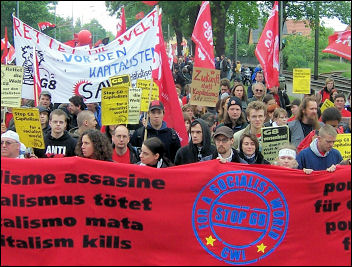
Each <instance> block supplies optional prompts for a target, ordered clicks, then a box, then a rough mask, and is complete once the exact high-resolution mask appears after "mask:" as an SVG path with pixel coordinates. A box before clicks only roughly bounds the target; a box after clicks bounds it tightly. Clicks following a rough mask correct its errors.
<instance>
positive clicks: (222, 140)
mask: <svg viewBox="0 0 352 267" xmlns="http://www.w3.org/2000/svg"><path fill="white" fill-rule="evenodd" d="M229 140H230V139H229V138H224V139H218V138H216V139H215V143H227V142H228V141H229Z"/></svg>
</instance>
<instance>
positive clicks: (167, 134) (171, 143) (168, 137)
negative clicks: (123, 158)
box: [130, 122, 181, 162]
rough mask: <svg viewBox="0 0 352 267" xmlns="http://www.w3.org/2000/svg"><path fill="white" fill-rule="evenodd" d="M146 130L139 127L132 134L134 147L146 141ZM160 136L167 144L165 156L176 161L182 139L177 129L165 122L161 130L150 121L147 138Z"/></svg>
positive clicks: (131, 142)
mask: <svg viewBox="0 0 352 267" xmlns="http://www.w3.org/2000/svg"><path fill="white" fill-rule="evenodd" d="M144 131H145V128H144V126H143V127H140V128H138V129H137V130H136V131H135V132H134V133H133V135H132V137H131V140H130V144H131V145H132V146H134V147H137V148H140V147H142V144H143V141H144ZM154 136H155V137H158V138H159V139H160V140H161V141H162V142H163V143H164V145H165V149H166V153H165V156H166V157H167V158H168V159H169V160H171V162H174V160H175V155H176V152H177V150H178V149H179V148H180V147H181V142H180V139H179V138H178V135H177V133H176V131H175V130H174V129H172V128H168V127H167V126H166V123H165V122H163V125H162V127H161V128H160V129H159V130H156V129H154V128H153V127H152V126H151V125H150V123H148V126H147V138H150V137H154Z"/></svg>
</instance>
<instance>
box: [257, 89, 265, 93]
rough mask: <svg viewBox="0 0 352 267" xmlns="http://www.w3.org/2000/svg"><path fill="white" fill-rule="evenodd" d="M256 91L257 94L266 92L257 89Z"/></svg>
mask: <svg viewBox="0 0 352 267" xmlns="http://www.w3.org/2000/svg"><path fill="white" fill-rule="evenodd" d="M255 91H256V92H260V93H263V92H264V90H258V89H256V90H255Z"/></svg>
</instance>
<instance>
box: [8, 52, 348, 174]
mask: <svg viewBox="0 0 352 267" xmlns="http://www.w3.org/2000/svg"><path fill="white" fill-rule="evenodd" d="M215 68H216V69H218V70H220V77H221V82H220V85H219V98H218V102H217V103H216V107H203V106H199V105H192V104H191V103H190V99H191V97H190V96H191V90H190V84H191V82H192V71H193V63H192V58H187V57H185V58H183V57H180V58H179V59H178V60H177V62H175V63H174V64H173V67H172V70H173V77H174V82H175V87H176V90H177V94H178V97H179V103H180V106H181V110H182V112H183V118H184V122H185V127H186V130H187V133H188V145H186V146H184V147H181V142H180V139H179V137H178V135H177V133H176V131H175V130H174V129H172V128H169V127H168V126H167V124H166V122H165V121H164V120H163V118H164V115H165V109H164V105H163V103H162V102H161V101H159V100H154V101H152V102H151V103H150V105H149V110H148V112H147V113H148V116H147V118H148V119H147V120H145V119H143V116H141V120H140V123H139V125H108V126H106V125H101V107H100V103H89V104H85V102H84V99H83V98H82V97H81V96H77V95H75V96H72V97H70V99H69V103H63V104H60V103H52V102H51V94H50V92H48V91H43V92H42V93H41V95H40V99H39V106H38V107H37V108H38V109H39V114H40V123H41V126H42V130H43V136H44V143H45V148H44V149H34V150H30V149H27V148H26V147H25V146H24V145H23V144H22V143H21V141H20V138H19V135H18V134H17V133H16V128H15V124H14V121H13V118H12V112H11V108H4V109H2V114H1V118H2V123H1V134H2V135H1V156H2V157H9V158H57V157H71V156H79V157H83V158H87V159H94V160H103V161H111V162H116V163H125V164H138V165H142V166H150V167H156V168H165V167H171V166H174V165H182V164H190V163H194V162H199V161H206V160H212V159H219V160H220V161H221V162H222V163H226V162H237V163H242V164H270V162H268V161H267V160H266V159H265V158H264V156H263V154H262V148H261V130H262V128H263V127H278V126H284V125H287V126H288V128H289V137H290V140H289V143H288V144H287V145H285V146H283V147H281V148H277V151H278V154H277V158H276V160H275V161H274V162H273V163H272V164H275V165H278V166H283V167H286V168H298V169H302V170H304V172H305V173H307V174H309V173H311V172H313V171H315V170H326V171H330V172H332V171H334V170H335V169H336V165H337V164H350V160H347V161H346V160H342V157H341V154H340V152H339V151H338V150H336V149H334V148H333V145H334V142H335V140H336V135H337V134H338V133H350V132H351V119H350V118H351V113H350V110H351V108H350V103H351V94H349V97H348V99H346V97H345V95H344V94H343V93H342V92H340V91H339V89H338V88H335V85H334V80H333V79H331V78H328V79H327V80H326V84H325V86H324V88H322V90H320V91H319V92H318V93H316V94H314V93H313V94H310V95H304V97H302V98H301V99H300V98H296V99H293V100H292V101H290V99H289V97H288V95H287V94H286V92H285V90H282V88H279V87H273V88H267V87H266V81H265V80H264V73H263V70H262V69H261V67H260V66H258V67H257V68H255V70H254V72H253V76H252V80H251V81H250V83H249V85H248V86H247V85H245V83H244V77H243V69H244V68H245V67H244V66H242V65H241V62H240V61H236V62H234V63H232V62H231V60H230V59H229V58H227V57H226V56H225V55H222V56H221V57H217V58H215ZM326 99H329V100H330V101H332V102H333V103H334V107H331V108H328V109H325V111H324V112H323V113H322V114H321V112H320V108H321V106H322V104H323V103H324V101H325V100H326ZM22 105H23V106H26V107H33V106H34V105H33V101H31V100H26V99H23V101H22Z"/></svg>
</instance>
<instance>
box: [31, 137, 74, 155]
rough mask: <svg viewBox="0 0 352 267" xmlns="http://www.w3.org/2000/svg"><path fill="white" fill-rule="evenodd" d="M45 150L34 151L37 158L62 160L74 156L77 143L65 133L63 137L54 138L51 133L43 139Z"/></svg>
mask: <svg viewBox="0 0 352 267" xmlns="http://www.w3.org/2000/svg"><path fill="white" fill-rule="evenodd" d="M44 143H45V149H34V153H35V155H36V156H37V157H38V158H63V157H72V156H75V147H76V143H77V141H76V140H75V139H74V138H72V137H71V136H70V135H69V134H68V132H67V131H65V132H64V134H63V136H61V137H59V138H57V139H56V138H54V137H53V136H52V135H51V133H48V134H47V135H45V137H44Z"/></svg>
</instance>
